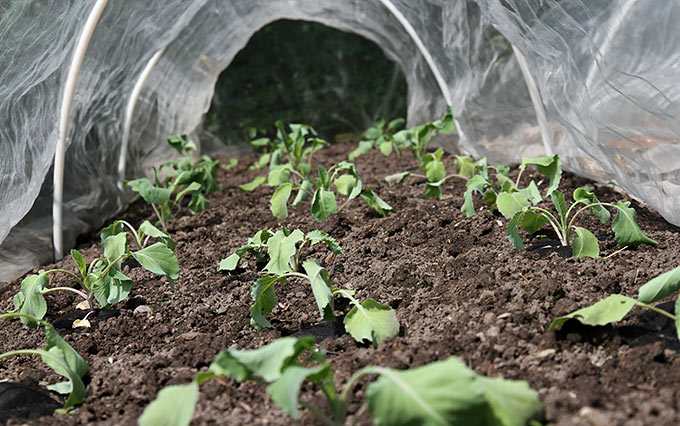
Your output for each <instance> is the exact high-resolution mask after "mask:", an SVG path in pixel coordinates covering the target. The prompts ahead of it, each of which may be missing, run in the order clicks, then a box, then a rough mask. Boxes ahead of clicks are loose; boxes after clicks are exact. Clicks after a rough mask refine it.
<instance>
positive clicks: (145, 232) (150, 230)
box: [139, 220, 177, 250]
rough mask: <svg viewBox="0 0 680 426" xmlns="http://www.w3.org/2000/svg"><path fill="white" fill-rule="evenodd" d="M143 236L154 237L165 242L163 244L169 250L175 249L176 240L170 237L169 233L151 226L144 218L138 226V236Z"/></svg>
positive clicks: (142, 237)
mask: <svg viewBox="0 0 680 426" xmlns="http://www.w3.org/2000/svg"><path fill="white" fill-rule="evenodd" d="M145 236H149V237H151V238H156V239H157V240H158V241H160V242H162V243H163V244H165V246H166V247H167V248H169V249H170V250H175V248H176V247H177V242H176V241H175V240H173V239H172V238H170V235H168V234H167V233H165V232H163V231H161V230H160V229H158V228H156V227H155V226H153V225H152V224H151V222H149V221H148V220H145V221H144V222H143V223H142V224H141V225H140V226H139V238H141V239H142V240H144V237H145Z"/></svg>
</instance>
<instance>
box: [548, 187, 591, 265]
mask: <svg viewBox="0 0 680 426" xmlns="http://www.w3.org/2000/svg"><path fill="white" fill-rule="evenodd" d="M555 192H557V191H555ZM555 192H553V194H555ZM573 229H574V231H576V235H575V236H574V241H573V242H572V243H571V248H572V250H573V252H574V257H586V256H587V257H594V258H598V257H600V243H599V242H598V241H597V238H595V235H593V234H592V232H590V231H588V230H587V229H585V228H581V227H580V226H574V227H573Z"/></svg>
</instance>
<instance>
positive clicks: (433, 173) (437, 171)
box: [425, 154, 446, 182]
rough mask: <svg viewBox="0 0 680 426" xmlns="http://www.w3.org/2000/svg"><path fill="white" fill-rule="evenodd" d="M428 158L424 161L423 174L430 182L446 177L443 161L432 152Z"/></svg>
mask: <svg viewBox="0 0 680 426" xmlns="http://www.w3.org/2000/svg"><path fill="white" fill-rule="evenodd" d="M427 157H430V160H429V161H428V162H427V163H425V175H426V176H427V180H429V181H430V182H439V181H441V180H443V179H444V178H445V177H446V170H445V169H444V163H443V162H442V161H441V160H439V159H437V158H436V157H435V156H434V155H433V154H429V155H428V156H427Z"/></svg>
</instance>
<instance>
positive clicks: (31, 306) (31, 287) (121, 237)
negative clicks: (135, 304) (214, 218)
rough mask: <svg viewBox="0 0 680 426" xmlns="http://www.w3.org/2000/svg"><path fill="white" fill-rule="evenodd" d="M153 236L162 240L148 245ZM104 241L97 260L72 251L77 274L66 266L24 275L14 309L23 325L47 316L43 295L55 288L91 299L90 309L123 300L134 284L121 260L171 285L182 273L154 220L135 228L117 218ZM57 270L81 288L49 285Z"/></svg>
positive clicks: (103, 233) (170, 243)
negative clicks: (133, 247)
mask: <svg viewBox="0 0 680 426" xmlns="http://www.w3.org/2000/svg"><path fill="white" fill-rule="evenodd" d="M123 226H127V227H128V228H129V229H130V230H131V232H124V230H123ZM128 236H131V237H132V238H133V240H134V241H135V245H136V246H137V250H134V251H132V250H131V249H130V247H129V245H128ZM150 238H156V239H158V240H159V242H156V243H154V244H151V245H149V246H147V243H148V242H149V239H150ZM101 240H102V249H103V252H104V257H98V258H96V259H94V260H93V261H92V262H91V263H90V264H89V265H87V263H86V261H85V258H84V257H83V255H82V254H81V253H80V252H79V251H78V250H75V249H73V250H71V256H72V257H73V260H74V261H75V262H76V264H77V265H78V273H73V272H71V271H67V270H65V269H50V270H48V271H44V270H41V271H40V272H39V273H38V274H35V275H30V276H28V277H26V278H24V280H23V281H22V282H21V291H19V292H18V293H17V294H15V295H14V308H15V311H17V312H19V313H20V314H23V316H22V317H21V321H22V322H23V323H24V324H26V325H28V326H30V327H35V326H37V323H36V322H35V321H34V320H32V319H31V318H32V317H35V318H39V319H42V318H43V317H44V316H45V314H46V313H47V303H46V302H45V298H44V295H45V294H48V293H52V292H55V291H69V292H72V293H75V294H77V295H78V296H80V297H82V298H83V299H85V300H86V301H87V302H88V306H89V308H90V309H93V308H94V303H93V302H94V300H96V301H97V302H98V303H99V305H100V306H102V307H103V308H107V307H109V306H110V305H112V304H114V303H118V302H120V301H121V300H124V299H125V298H127V296H128V294H130V290H131V288H132V284H133V282H132V280H131V279H130V278H129V277H127V276H126V275H125V274H123V272H122V271H121V263H122V261H123V260H125V259H128V258H133V259H135V260H136V261H137V262H139V264H140V265H141V266H143V267H144V268H145V269H147V270H149V271H151V272H153V273H154V274H157V275H162V276H165V277H167V279H168V281H169V282H170V285H171V286H173V287H174V280H176V279H177V277H178V275H179V262H178V260H177V257H176V256H175V254H174V253H173V251H172V249H171V248H170V247H172V248H173V249H174V246H175V242H174V241H173V240H172V239H170V237H169V236H168V235H167V234H165V233H164V232H162V231H161V230H159V229H158V228H156V227H155V226H153V225H152V224H151V223H149V222H144V223H143V224H142V225H141V226H140V227H139V229H138V230H135V229H134V227H132V226H131V225H130V224H129V223H127V222H125V221H115V222H114V223H113V224H112V225H110V226H108V227H106V228H104V229H102V231H101ZM55 273H63V274H66V275H68V276H70V277H71V278H73V279H74V280H75V281H76V282H77V283H78V285H79V286H80V288H81V290H78V289H76V288H72V287H53V288H48V285H49V276H50V275H52V274H55ZM93 299H94V300H93Z"/></svg>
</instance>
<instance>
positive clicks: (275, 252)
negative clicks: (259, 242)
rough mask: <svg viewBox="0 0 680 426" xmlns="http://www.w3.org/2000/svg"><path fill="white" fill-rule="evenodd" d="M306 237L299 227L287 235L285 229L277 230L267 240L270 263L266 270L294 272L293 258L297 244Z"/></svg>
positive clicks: (281, 273)
mask: <svg viewBox="0 0 680 426" xmlns="http://www.w3.org/2000/svg"><path fill="white" fill-rule="evenodd" d="M303 239H304V234H303V233H302V231H300V230H299V229H296V230H295V231H293V232H292V233H291V234H290V235H288V236H286V235H285V234H284V233H283V231H276V233H275V234H274V235H272V236H271V237H269V239H268V240H267V250H268V251H269V263H267V265H266V266H265V267H264V269H265V270H266V271H269V272H271V273H272V274H276V275H283V274H285V273H287V272H294V271H293V268H292V265H291V258H292V257H293V256H294V255H295V251H296V248H295V245H296V244H297V243H299V242H300V241H302V240H303Z"/></svg>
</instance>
